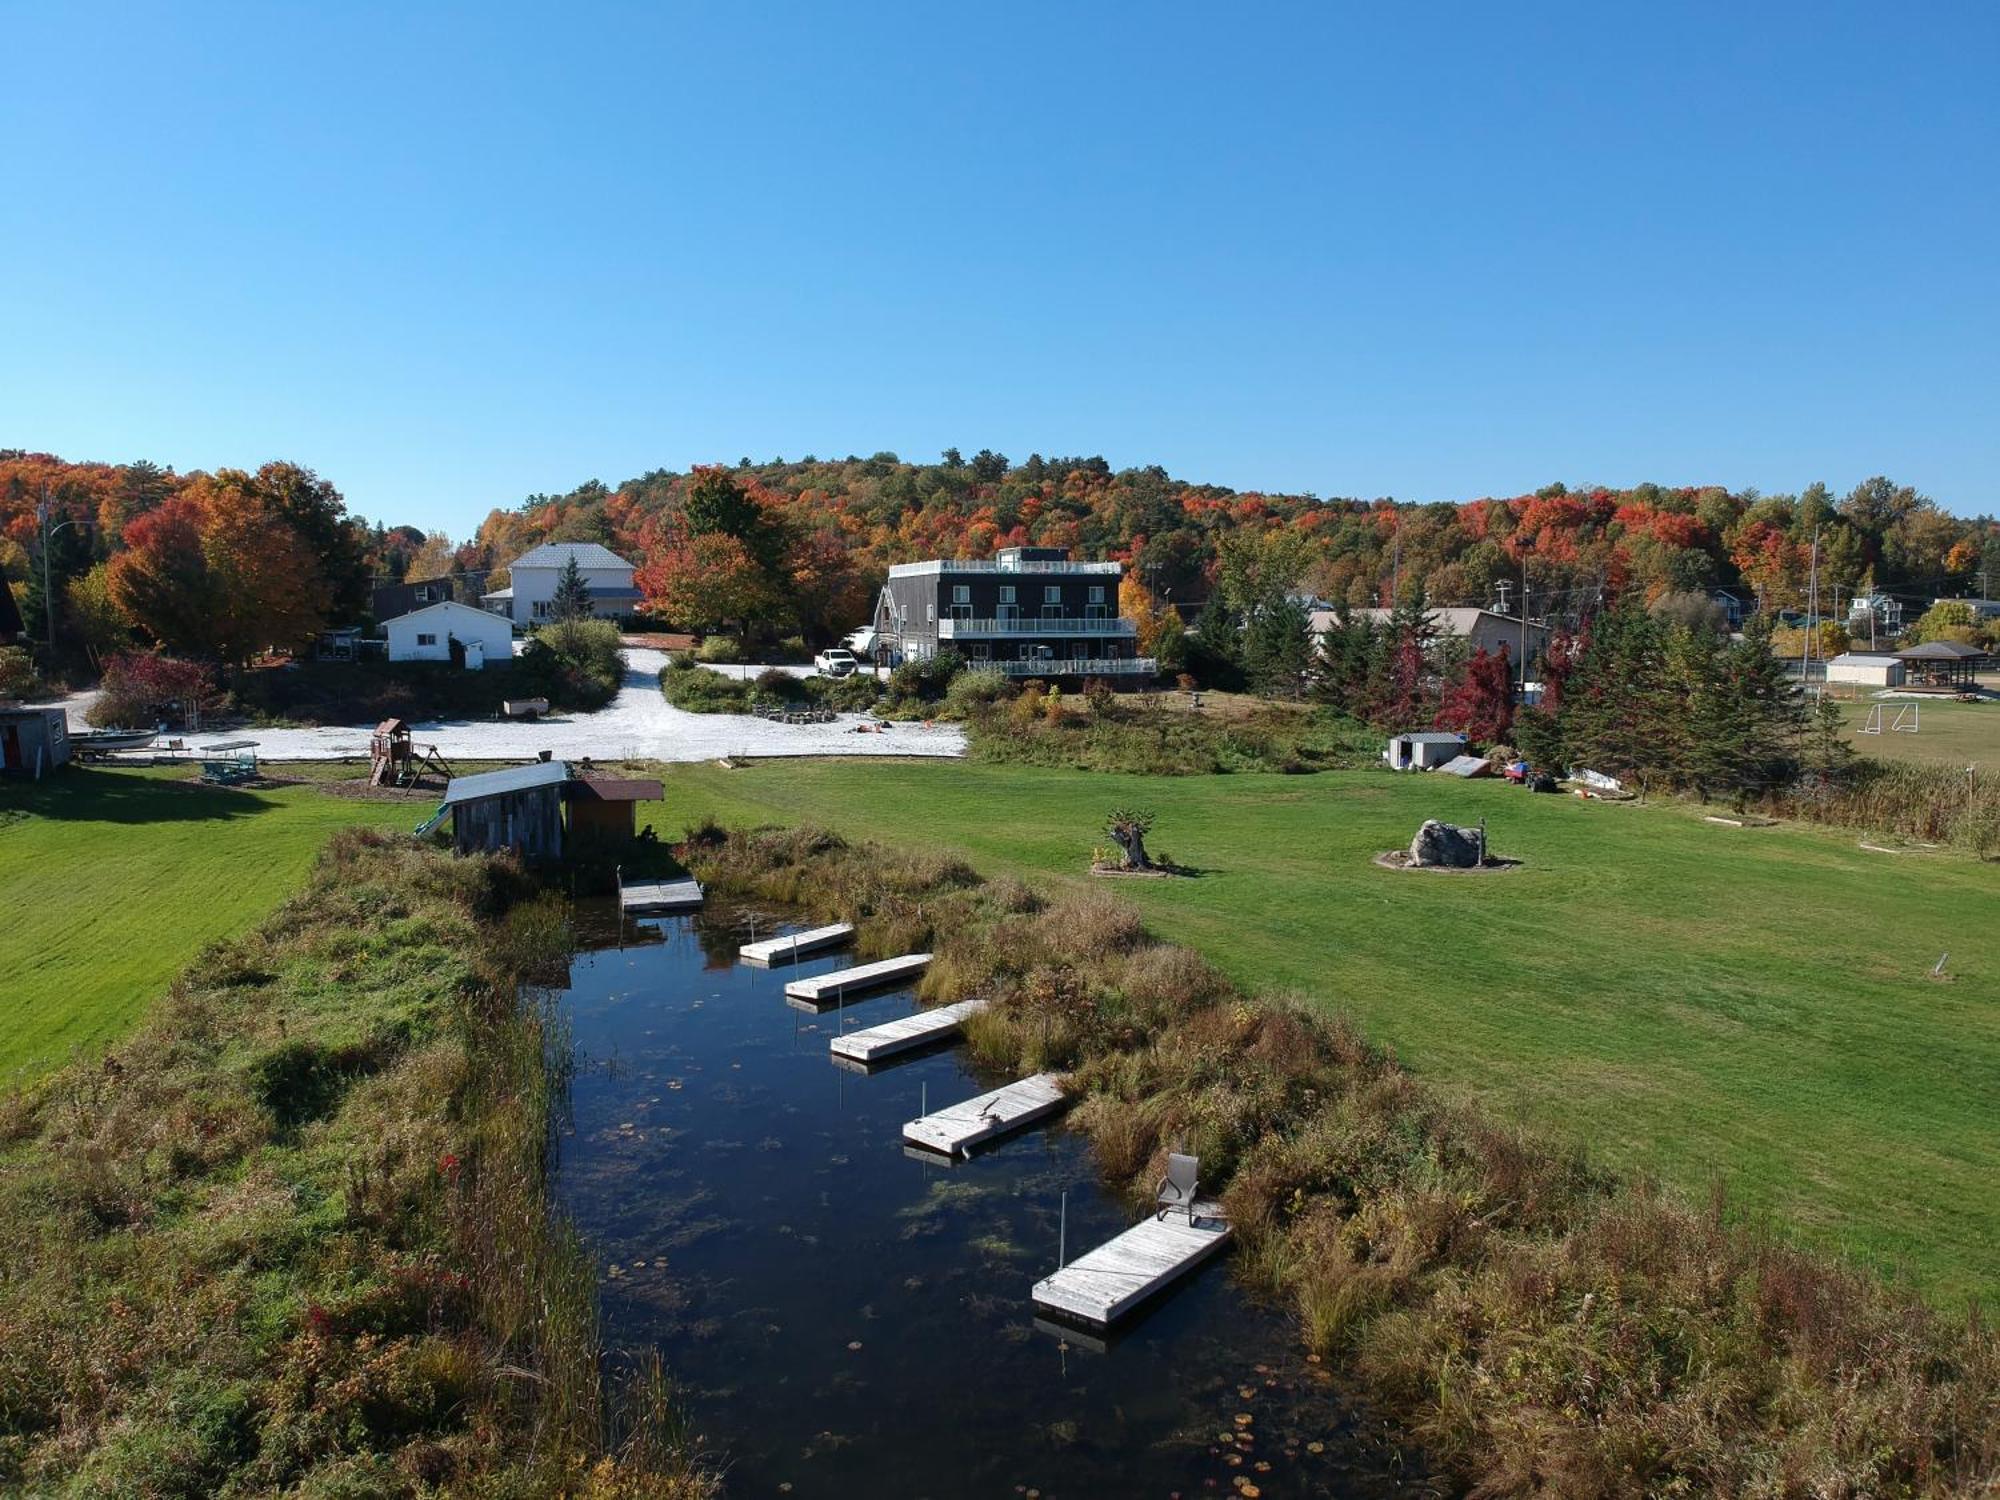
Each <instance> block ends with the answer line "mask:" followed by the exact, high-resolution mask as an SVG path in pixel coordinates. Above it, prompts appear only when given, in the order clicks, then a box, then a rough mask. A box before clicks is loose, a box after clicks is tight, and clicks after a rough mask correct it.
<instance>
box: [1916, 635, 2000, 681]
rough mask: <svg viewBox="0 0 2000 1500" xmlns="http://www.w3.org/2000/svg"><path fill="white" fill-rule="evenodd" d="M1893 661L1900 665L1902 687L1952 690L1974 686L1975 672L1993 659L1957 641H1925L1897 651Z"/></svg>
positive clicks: (1973, 647) (1976, 673)
mask: <svg viewBox="0 0 2000 1500" xmlns="http://www.w3.org/2000/svg"><path fill="white" fill-rule="evenodd" d="M1896 660H1897V661H1899V662H1901V663H1902V664H1903V673H1904V686H1905V687H1912V688H1930V689H1932V690H1934V691H1941V692H1953V693H1962V692H1966V691H1968V690H1970V689H1972V688H1974V687H1977V686H1978V685H1979V684H1978V674H1979V673H1980V672H1982V671H1984V670H1985V669H1986V668H1987V667H1989V666H1991V665H1992V664H1993V658H1992V657H1991V656H1989V655H1988V654H1987V653H1986V652H1984V651H1981V650H1980V649H1979V648H1978V647H1977V646H1965V645H1961V644H1959V643H1958V642H1957V641H1925V642H1924V643H1923V645H1921V646H1912V647H1910V649H1909V650H1907V651H1898V652H1897V653H1896Z"/></svg>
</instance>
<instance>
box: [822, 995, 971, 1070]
mask: <svg viewBox="0 0 2000 1500" xmlns="http://www.w3.org/2000/svg"><path fill="white" fill-rule="evenodd" d="M984 1009H986V1001H984V1000H961V1001H959V1002H958V1003H957V1004H956V1005H940V1006H938V1007H937V1008H936V1009H935V1010H920V1011H918V1012H916V1013H915V1014H914V1015H908V1016H903V1017H901V1018H899V1019H897V1020H894V1021H884V1022H883V1023H882V1024H881V1025H880V1026H870V1027H869V1028H868V1029H867V1030H865V1031H849V1032H846V1033H844V1034H842V1035H840V1036H837V1037H835V1038H834V1039H833V1041H832V1042H831V1043H830V1045H831V1047H832V1050H833V1055H834V1056H835V1057H836V1058H844V1059H846V1060H847V1061H848V1062H857V1063H862V1064H868V1063H878V1062H880V1061H882V1059H883V1058H885V1057H894V1056H895V1055H896V1054H897V1053H899V1052H908V1051H910V1050H911V1049H912V1048H915V1047H926V1046H929V1045H930V1044H931V1043H932V1042H941V1041H943V1040H944V1039H945V1038H946V1037H948V1036H951V1035H953V1034H954V1033H955V1032H957V1030H958V1028H959V1026H960V1025H961V1024H962V1023H963V1022H964V1020H965V1018H966V1017H967V1016H976V1015H978V1014H979V1012H980V1011H982V1010H984Z"/></svg>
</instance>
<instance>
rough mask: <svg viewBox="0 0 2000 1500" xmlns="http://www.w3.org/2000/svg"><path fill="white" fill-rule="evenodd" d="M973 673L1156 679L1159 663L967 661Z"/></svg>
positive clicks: (1127, 659)
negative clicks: (1142, 677)
mask: <svg viewBox="0 0 2000 1500" xmlns="http://www.w3.org/2000/svg"><path fill="white" fill-rule="evenodd" d="M965 665H966V667H967V668H968V669H969V670H971V671H974V672H998V673H999V674H1000V675H1001V676H1002V677H1135V676H1144V677H1157V676H1159V675H1160V664H1159V663H1158V662H1157V661H1155V660H1154V659H1153V658H1152V657H1150V656H1116V657H1100V656H1092V657H1075V656H1069V657H1064V656H1045V657H1043V658H1041V659H1040V660H1038V661H969V662H967V663H966V664H965Z"/></svg>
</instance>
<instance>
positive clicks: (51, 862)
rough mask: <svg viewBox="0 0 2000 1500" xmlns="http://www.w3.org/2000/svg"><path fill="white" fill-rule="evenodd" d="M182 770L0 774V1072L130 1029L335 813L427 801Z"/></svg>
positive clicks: (253, 913)
mask: <svg viewBox="0 0 2000 1500" xmlns="http://www.w3.org/2000/svg"><path fill="white" fill-rule="evenodd" d="M187 775H188V773H187V772H185V771H166V770H162V771H158V772H149V771H130V770H128V771H103V770H93V769H89V768H86V767H82V766H73V767H70V768H69V769H67V770H66V771H64V773H63V774H62V775H60V776H53V777H49V778H47V779H45V780H43V781H40V782H20V781H6V782H0V1084H5V1083H8V1082H12V1081H13V1080H15V1079H17V1078H20V1077H23V1076H26V1075H29V1074H33V1073H39V1072H43V1071H46V1070H47V1069H49V1068H51V1067H54V1066H56V1065H57V1064H60V1063H62V1062H63V1061H65V1060H66V1059H67V1058H68V1057H69V1056H70V1055H71V1053H72V1052H73V1051H74V1050H76V1049H84V1050H86V1051H87V1050H89V1049H91V1048H94V1047H99V1046H102V1045H103V1044H104V1043H105V1042H107V1041H109V1040H110V1039H112V1038H114V1037H116V1036H118V1035H120V1034H122V1033H123V1032H124V1031H125V1030H126V1029H127V1028H128V1027H130V1026H131V1024H132V1023H133V1022H134V1021H135V1020H136V1019H137V1018H138V1016H139V1015H140V1014H141V1013H142V1012H143V1011H144V1010H145V1008H146V1007H147V1006H148V1005H150V1004H151V1003H152V1002H153V1001H154V1000H156V999H158V998H159V996H160V995H161V994H162V993H163V992H164V991H165V989H166V987H167V984H168V983H169V981H171V980H172V979H173V977H174V976H175V975H176V974H178V973H179V972H180V971H181V969H183V968H184V967H185V966H186V965H187V963H188V961H189V960H190V959H192V958H193V957H194V956H195V955H196V954H197V953H199V952H200V951H201V950H202V948H203V947H205V946H206V945H207V944H209V943H211V942H213V941H215V940H216V939H218V938H224V937H231V936H234V935H235V934H237V933H240V932H244V931H247V930H248V929H249V928H251V927H252V926H254V925H255V924H256V923H257V922H258V921H259V920H261V919H262V918H263V917H264V916H265V915H266V914H267V913H268V912H270V911H271V910H272V909H273V908H274V907H276V906H277V905H278V903H279V902H280V901H282V900H284V898H285V897H287V896H289V895H290V894H291V893H292V892H293V891H294V890H296V889H297V888H298V887H299V885H300V884H301V883H302V881H303V880H304V878H305V874H306V870H307V869H308V867H309V866H310V865H311V864H312V861H313V858H314V856H315V855H317V854H318V852H319V849H320V846H321V845H322V844H323V843H325V841H326V838H327V836H328V835H329V834H331V833H332V832H333V831H334V830H335V829H336V828H341V827H346V826H348V825H350V824H354V823H362V822H369V823H385V824H388V825H391V826H397V825H400V826H403V827H411V826H414V825H415V823H416V822H417V821H418V819H419V818H420V817H421V815H422V812H421V810H420V809H419V810H414V811H413V810H412V809H411V808H410V807H409V806H406V805H396V804H384V803H375V802H357V801H346V800H341V799H338V798H334V797H329V796H327V795H326V794H325V793H323V792H320V791H319V790H317V789H316V788H313V787H306V786H298V787H281V788H277V789H273V790H269V791H235V790H225V789H219V788H208V787H202V786H199V785H197V784H195V783H192V782H189V781H187V780H184V779H182V778H185V777H186V776H187Z"/></svg>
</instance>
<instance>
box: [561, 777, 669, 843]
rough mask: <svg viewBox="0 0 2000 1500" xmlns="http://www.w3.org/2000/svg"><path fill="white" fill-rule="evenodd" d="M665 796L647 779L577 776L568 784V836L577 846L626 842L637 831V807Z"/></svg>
mask: <svg viewBox="0 0 2000 1500" xmlns="http://www.w3.org/2000/svg"><path fill="white" fill-rule="evenodd" d="M665 795H666V789H665V788H664V787H662V786H661V785H660V783H659V782H658V781H656V780H653V779H651V778H649V777H624V776H590V775H585V776H580V777H578V778H577V779H576V780H575V781H572V782H571V783H570V784H569V832H570V837H571V838H573V839H575V840H576V841H577V842H578V843H598V844H623V843H629V842H630V841H631V840H632V839H633V837H634V836H636V835H637V833H638V831H639V828H638V822H639V819H638V810H639V804H640V803H641V802H658V801H659V800H660V799H661V798H662V797H663V796H665Z"/></svg>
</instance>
